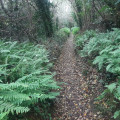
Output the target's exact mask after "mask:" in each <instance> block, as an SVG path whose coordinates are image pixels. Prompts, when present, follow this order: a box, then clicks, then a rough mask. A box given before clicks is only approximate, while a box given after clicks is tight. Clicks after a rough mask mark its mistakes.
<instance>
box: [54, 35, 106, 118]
mask: <svg viewBox="0 0 120 120" xmlns="http://www.w3.org/2000/svg"><path fill="white" fill-rule="evenodd" d="M55 69H56V72H57V75H56V79H57V81H59V82H65V83H66V84H63V85H62V86H61V87H62V88H63V89H62V90H61V95H60V96H59V98H58V100H57V102H56V107H55V111H54V115H53V118H54V120H107V119H103V118H102V117H101V115H100V112H97V113H96V112H93V108H92V104H91V103H92V100H93V98H94V97H95V94H99V93H98V92H97V91H99V90H96V88H97V89H100V88H101V86H100V85H99V83H97V80H96V76H97V75H96V74H97V73H96V71H95V70H94V69H93V68H90V67H88V66H87V65H86V64H84V61H82V59H80V58H79V59H78V60H77V58H76V55H75V52H74V44H73V35H72V34H71V35H70V37H69V39H68V41H67V42H66V44H65V45H64V48H63V51H62V53H61V56H60V57H59V60H58V62H57V64H56V66H55ZM85 70H86V71H87V72H89V75H87V77H85V76H84V75H83V74H82V73H83V72H84V71H85Z"/></svg>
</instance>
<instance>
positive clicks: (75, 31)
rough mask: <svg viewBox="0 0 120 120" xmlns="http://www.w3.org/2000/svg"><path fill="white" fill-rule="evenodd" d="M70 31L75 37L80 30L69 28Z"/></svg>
mask: <svg viewBox="0 0 120 120" xmlns="http://www.w3.org/2000/svg"><path fill="white" fill-rule="evenodd" d="M71 30H72V33H73V34H74V35H76V34H78V33H79V31H80V28H79V27H73V28H71Z"/></svg>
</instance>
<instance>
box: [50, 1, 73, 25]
mask: <svg viewBox="0 0 120 120" xmlns="http://www.w3.org/2000/svg"><path fill="white" fill-rule="evenodd" d="M50 2H51V3H53V4H55V6H57V7H56V9H55V12H54V14H55V16H56V17H58V18H59V22H60V23H64V22H65V23H67V21H69V22H70V21H73V19H72V11H73V10H72V6H71V3H70V2H69V1H68V0H50Z"/></svg>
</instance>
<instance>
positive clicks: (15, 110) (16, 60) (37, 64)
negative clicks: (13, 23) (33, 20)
mask: <svg viewBox="0 0 120 120" xmlns="http://www.w3.org/2000/svg"><path fill="white" fill-rule="evenodd" d="M51 67H52V64H51V63H50V61H49V59H48V52H47V51H46V50H45V48H44V46H41V45H34V44H32V43H28V42H24V43H18V42H10V41H9V42H5V41H2V40H1V41H0V120H6V119H9V114H13V115H16V114H17V115H20V114H22V113H26V112H28V111H30V109H31V106H33V105H35V104H36V103H44V102H45V101H46V100H47V99H54V98H55V97H56V96H57V95H58V94H59V93H57V92H53V91H52V90H56V89H58V88H59V87H58V85H57V83H56V82H55V81H54V79H53V76H54V73H51V72H50V68H51ZM13 119H14V118H12V120H13Z"/></svg>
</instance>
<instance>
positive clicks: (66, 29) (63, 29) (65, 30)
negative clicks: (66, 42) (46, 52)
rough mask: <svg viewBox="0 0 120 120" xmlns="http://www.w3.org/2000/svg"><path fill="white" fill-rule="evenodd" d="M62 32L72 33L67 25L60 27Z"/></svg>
mask: <svg viewBox="0 0 120 120" xmlns="http://www.w3.org/2000/svg"><path fill="white" fill-rule="evenodd" d="M60 32H61V34H63V33H65V34H66V35H68V36H69V35H70V28H68V27H65V28H61V29H60Z"/></svg>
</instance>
